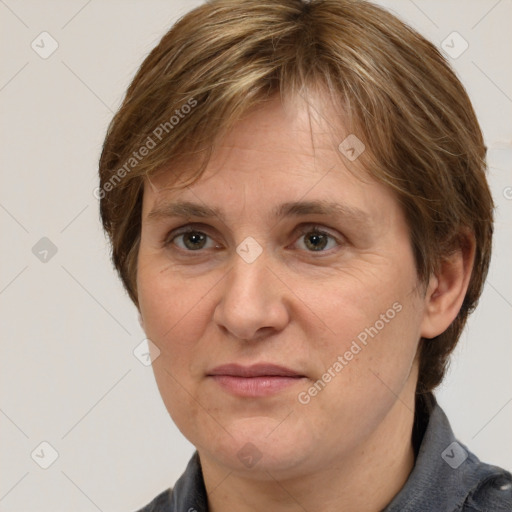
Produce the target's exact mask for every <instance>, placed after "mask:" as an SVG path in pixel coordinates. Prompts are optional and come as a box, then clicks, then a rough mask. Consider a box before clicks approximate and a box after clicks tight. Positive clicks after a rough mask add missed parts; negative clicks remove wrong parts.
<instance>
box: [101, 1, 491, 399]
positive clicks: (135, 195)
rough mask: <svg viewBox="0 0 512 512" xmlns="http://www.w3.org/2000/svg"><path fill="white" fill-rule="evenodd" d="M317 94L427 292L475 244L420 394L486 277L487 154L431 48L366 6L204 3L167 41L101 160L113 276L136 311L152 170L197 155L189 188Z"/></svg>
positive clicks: (441, 364)
mask: <svg viewBox="0 0 512 512" xmlns="http://www.w3.org/2000/svg"><path fill="white" fill-rule="evenodd" d="M320 84H321V85H323V86H324V88H325V90H326V91H327V92H328V94H329V95H330V97H331V99H332V100H333V101H334V102H336V104H338V105H339V106H340V113H341V112H343V121H344V123H345V127H347V128H348V129H349V133H355V134H357V137H358V138H359V139H361V140H362V141H363V142H364V144H365V146H366V151H365V152H364V153H363V154H362V155H361V157H360V159H359V160H360V161H361V164H362V165H364V168H365V169H366V170H367V171H368V172H369V173H370V175H372V176H373V177H374V178H375V179H377V180H379V181H380V182H382V183H385V184H386V185H387V186H389V187H391V188H392V189H393V190H394V192H395V195H396V197H397V200H398V201H399V202H400V204H401V206H402V208H403V211H404V214H405V216H406V219H407V222H408V225H409V228H410V236H411V244H412V248H413V252H414V256H415V261H416V266H417V271H418V276H419V279H420V280H421V281H422V282H423V283H426V282H427V281H428V278H429V276H430V275H431V274H432V272H434V271H435V269H436V267H437V265H438V264H439V262H440V261H441V260H442V258H443V257H445V256H446V255H448V254H449V253H450V251H452V250H453V248H454V247H456V246H457V244H460V243H461V240H462V238H463V237H462V233H464V232H465V231H466V232H467V231H469V232H470V233H472V234H473V235H474V237H475V241H476V254H475V262H474V267H473V271H472V275H471V280H470V283H469V288H468V291H467V294H466V297H465V299H464V303H463V305H462V308H461V310H460V312H459V314H458V316H457V318H456V319H455V320H454V322H453V323H452V324H451V325H450V327H449V328H448V329H447V330H446V331H445V332H444V333H442V334H440V335H439V336H437V337H436V338H435V339H432V340H429V341H428V342H425V341H424V340H422V342H421V345H420V353H419V359H420V372H419V379H418V391H419V392H426V391H429V390H431V389H433V388H434V387H435V386H437V385H438V384H439V383H440V382H441V380H442V378H443V375H444V373H445V370H446V365H447V361H448V356H449V354H450V353H451V351H452V350H453V348H454V347H455V345H456V343H457V340H458V338H459V336H460V334H461V331H462V329H463V327H464V324H465V322H466V319H467V316H468V314H469V313H470V312H471V311H472V310H473V309H474V307H475V306H476V303H477V300H478V298H479V296H480V294H481V291H482V287H483V283H484V280H485V277H486V274H487V270H488V266H489V260H490V255H491V242H492V232H493V201H492V197H491V194H490V191H489V187H488V184H487V181H486V176H485V170H486V164H485V156H486V147H485V145H484V142H483V137H482V133H481V130H480V127H479V125H478V122H477V119H476V116H475V113H474V110H473V108H472V105H471V102H470V100H469V98H468V95H467V93H466V91H465V89H464V87H463V86H462V84H461V83H460V82H459V80H458V79H457V77H456V75H455V74H454V72H453V71H452V70H451V68H450V66H449V65H448V64H447V63H446V60H445V59H444V57H443V56H442V55H441V54H440V52H439V51H438V49H437V48H436V47H435V46H434V45H433V44H431V43H430V42H428V41H427V40H426V39H424V38H423V37H422V36H421V35H419V34H418V33H417V32H416V31H414V30H413V29H411V28H410V27H408V26H407V25H406V24H404V23H403V22H401V21H400V20H399V19H398V18H396V17H395V16H393V15H392V14H390V13H389V12H387V11H385V10H384V9H382V8H380V7H378V6H375V5H373V4H371V3H368V2H365V1H358V0H355V1H354V0H311V1H306V0H213V1H210V2H207V3H206V4H204V5H202V6H200V7H198V8H196V9H194V10H193V11H192V12H190V13H189V14H187V15H186V16H184V17H183V18H182V19H180V20H179V21H178V22H177V23H176V24H175V25H174V26H173V27H172V28H171V30H169V32H167V34H165V35H164V37H163V38H162V39H161V41H160V43H159V44H158V46H157V47H156V48H154V49H153V51H152V52H151V53H150V54H149V56H148V57H147V58H146V59H145V60H144V62H143V64H142V65H141V67H140V69H139V71H138V72H137V74H136V76H135V78H134V79H133V82H132V83H131V85H130V87H129V88H128V91H127V94H126V97H125V99H124V102H123V104H122V106H121V107H120V109H119V111H118V112H117V113H116V115H115V117H114V118H113V120H112V122H111V124H110V126H109V129H108V133H107V136H106V139H105V142H104V146H103V151H102V154H101V158H100V163H99V174H100V187H99V188H98V189H97V196H98V197H99V198H100V199H101V202H100V211H101V218H102V222H103V226H104V229H105V231H106V232H107V233H108V235H109V238H110V241H111V243H112V259H113V263H114V265H115V268H116V269H117V271H118V272H119V274H120V277H121V279H122V281H123V283H124V286H125V288H126V290H127V292H128V294H129V295H130V298H131V299H132V301H133V302H134V303H135V304H136V305H137V306H138V301H137V289H136V272H137V255H138V247H139V241H140V232H141V206H142V193H143V185H144V179H145V178H146V177H149V176H151V175H152V174H154V173H156V172H161V171H162V169H165V172H167V173H170V175H172V172H173V165H172V164H171V163H176V162H180V161H181V162H189V163H190V162H192V161H193V160H194V161H195V159H196V158H197V157H199V156H200V157H201V158H200V161H201V162H202V163H201V165H199V166H197V167H192V166H191V165H188V168H189V169H190V176H188V175H187V177H190V179H191V181H190V182H189V183H188V184H190V183H193V182H194V181H195V180H197V179H198V178H199V177H200V176H201V174H202V173H203V172H204V170H205V167H206V165H207V162H208V159H209V158H210V156H211V154H212V152H213V150H214V148H215V145H216V144H217V143H218V141H219V140H220V139H221V138H222V137H223V135H225V134H226V133H227V130H228V129H229V128H230V127H232V126H233V125H234V123H235V122H236V121H237V120H238V119H240V117H241V116H242V115H244V114H245V113H247V112H248V111H249V109H251V108H252V107H254V106H256V105H260V104H262V103H264V102H265V101H267V100H268V99H269V98H270V97H271V96H273V95H275V94H280V95H281V97H282V98H286V97H290V96H291V95H293V94H296V93H300V91H303V90H304V89H305V88H308V87H310V88H311V87H315V86H318V85H320ZM186 105H188V106H187V108H185V106H186ZM164 131H165V136H164ZM159 136H160V138H159ZM144 147H145V148H146V150H145V151H142V148H144ZM139 153H140V154H139ZM142 153H143V154H144V155H143V156H141V155H142ZM194 171H195V172H194ZM187 172H188V171H187ZM179 178H180V179H182V178H183V176H180V177H179Z"/></svg>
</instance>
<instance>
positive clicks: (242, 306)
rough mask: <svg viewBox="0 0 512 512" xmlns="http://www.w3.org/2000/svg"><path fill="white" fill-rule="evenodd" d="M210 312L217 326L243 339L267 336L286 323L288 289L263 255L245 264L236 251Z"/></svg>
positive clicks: (287, 316)
mask: <svg viewBox="0 0 512 512" xmlns="http://www.w3.org/2000/svg"><path fill="white" fill-rule="evenodd" d="M222 282H223V285H222V289H221V297H220V300H219V302H218V304H217V305H216V308H215V312H214V315H213V320H214V322H215V323H216V324H217V325H218V326H219V328H220V329H222V330H223V331H225V332H227V333H229V334H230V335H231V336H232V337H234V338H235V339H238V340H243V341H253V340H260V339H262V338H266V337H268V336H270V335H272V334H275V333H277V332H279V331H281V330H283V329H284V328H285V326H286V325H287V324H288V322H289V314H290V311H289V307H288V306H289V303H288V301H287V297H286V293H287V288H286V286H285V285H284V284H283V282H282V281H280V279H279V278H278V277H277V276H276V275H275V274H274V272H273V271H272V270H271V269H270V268H269V266H268V261H267V258H265V257H264V256H263V254H262V255H261V256H260V257H259V258H258V259H256V261H253V262H252V263H247V262H246V261H244V260H243V259H242V258H241V257H239V256H238V254H235V256H234V263H233V266H232V267H231V270H230V272H228V274H227V276H226V278H225V279H223V280H222Z"/></svg>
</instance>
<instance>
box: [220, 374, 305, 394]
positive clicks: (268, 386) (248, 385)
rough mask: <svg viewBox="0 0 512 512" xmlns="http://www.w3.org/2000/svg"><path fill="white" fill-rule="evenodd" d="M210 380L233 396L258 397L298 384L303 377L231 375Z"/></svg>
mask: <svg viewBox="0 0 512 512" xmlns="http://www.w3.org/2000/svg"><path fill="white" fill-rule="evenodd" d="M211 378H212V379H213V380H214V381H215V382H217V384H219V385H220V386H221V387H222V388H224V389H225V390H226V391H229V392H230V393H233V394H234V395H238V396H248V397H259V396H269V395H273V394H274V393H277V392H279V391H281V390H283V389H286V388H288V387H290V386H293V385H294V384H297V383H298V382H302V381H303V379H304V377H280V376H275V375H273V376H263V377H234V376H232V375H212V376H211Z"/></svg>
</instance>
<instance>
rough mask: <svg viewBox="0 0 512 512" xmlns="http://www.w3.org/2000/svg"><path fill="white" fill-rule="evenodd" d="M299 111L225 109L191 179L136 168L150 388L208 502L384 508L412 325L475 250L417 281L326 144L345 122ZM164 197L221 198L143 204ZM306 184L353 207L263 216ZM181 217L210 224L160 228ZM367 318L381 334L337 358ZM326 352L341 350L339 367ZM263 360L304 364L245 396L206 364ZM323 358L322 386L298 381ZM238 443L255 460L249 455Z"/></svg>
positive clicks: (403, 238) (397, 233)
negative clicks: (225, 119) (201, 214)
mask: <svg viewBox="0 0 512 512" xmlns="http://www.w3.org/2000/svg"><path fill="white" fill-rule="evenodd" d="M318 106H319V110H321V108H322V105H321V101H320V100H319V101H318ZM327 111H328V110H327ZM309 114H310V112H309V111H308V107H307V105H306V104H305V103H304V102H303V101H302V100H299V99H296V100H295V101H294V102H293V103H292V104H291V108H289V106H288V108H284V107H283V105H282V103H281V101H280V99H279V98H274V99H273V100H272V101H271V102H269V103H267V104H266V105H265V106H264V107H262V108H260V109H259V110H255V111H253V112H251V113H250V115H248V116H246V117H245V118H244V119H243V120H242V121H240V122H239V123H238V125H237V126H236V127H235V129H234V130H232V131H231V132H230V133H229V134H228V135H227V137H226V138H225V139H224V140H223V142H222V144H221V145H220V147H219V149H218V150H217V151H216V152H215V154H214V156H213V158H212V160H211V161H210V163H209V165H208V168H207V171H206V174H205V175H203V176H202V177H201V179H200V181H198V182H196V183H195V184H194V185H192V186H190V187H187V188H185V189H182V190H176V189H173V188H172V186H171V184H172V182H171V181H170V175H169V173H162V174H161V175H159V176H158V177H156V178H152V179H151V182H149V181H147V182H146V183H145V188H144V201H143V212H142V219H143V222H142V232H141V243H140V249H139V256H138V275H137V286H138V294H139V303H140V312H141V316H142V319H143V326H144V329H145V332H146V334H147V336H148V338H150V339H151V340H152V341H153V342H154V344H155V345H156V346H157V347H158V348H159V350H160V355H159V357H158V358H157V359H155V361H154V362H153V368H154V373H155V378H156V381H157V384H158V387H159V390H160V393H161V395H162V398H163V401H164V403H165V405H166V407H167V409H168V411H169V414H170V415H171V417H172V418H173V420H174V421H175V423H176V424H177V426H178V428H179V429H180V430H181V431H182V433H183V434H184V435H185V437H187V439H189V440H190V442H191V443H193V444H194V445H195V446H196V447H197V449H198V452H199V455H200V459H201V464H202V467H203V475H204V479H205V484H206V488H207V490H208V493H209V506H210V509H211V510H213V511H214V512H218V511H221V510H240V511H244V510H266V509H268V510H274V511H280V510H290V511H291V510H303V509H306V510H308V511H317V510H318V511H320V510H322V511H329V510H341V508H340V507H343V510H347V511H351V510H358V511H373V510H375V511H377V510H381V509H382V508H383V507H385V506H386V504H388V503H389V502H390V501H391V499H392V498H393V496H394V495H395V494H396V493H397V492H398V491H399V490H400V488H401V487H402V486H403V484H404V483H405V481H406V480H407V477H408V475H409V473H410V471H411V469H412V466H413V464H414V454H413V450H412V444H411V431H412V423H413V418H414V392H415V385H416V381H417V360H416V353H417V348H418V344H419V342H420V341H419V340H420V338H421V337H422V336H425V337H433V336H436V335H437V334H439V333H440V332H442V331H444V330H445V329H446V327H448V325H449V323H450V322H451V321H452V320H453V318H454V317H455V315H456V314H457V312H458V309H459V308H460V304H461V302H462V299H463V297H464V293H465V289H466V286H467V280H468V277H469V271H470V269H471V263H472V260H471V258H472V252H471V249H470V250H469V253H468V254H465V255H464V254H461V253H460V252H459V253H454V255H453V257H452V258H451V259H450V260H447V261H446V262H445V264H444V265H442V266H441V267H440V272H439V274H438V275H436V276H432V278H431V279H430V282H429V283H428V285H427V286H424V285H423V284H421V283H419V282H418V278H417V274H416V268H415V262H414V258H413V253H412V250H411V245H410V240H409V231H408V227H407V224H406V221H405V218H404V216H403V214H402V211H401V209H400V207H399V204H398V202H397V200H396V199H395V198H394V196H393V194H392V192H390V191H389V190H388V189H387V188H386V187H384V186H383V185H382V184H379V183H377V182H376V181H374V180H372V179H370V178H369V177H365V176H364V174H363V172H362V171H357V172H352V173H351V172H349V171H348V169H347V166H351V167H350V168H351V169H357V167H355V166H357V161H356V162H354V163H351V162H349V161H348V160H347V159H346V158H345V156H344V155H342V154H341V153H340V151H339V150H338V144H339V143H340V142H341V141H342V140H343V139H344V138H345V137H346V135H348V134H346V133H345V134H344V133H343V129H341V127H340V128H338V129H337V131H333V129H332V126H334V125H335V123H334V122H332V121H331V122H329V123H327V122H325V121H324V120H322V118H321V117H320V116H318V115H313V116H311V115H309ZM185 170H186V169H185V168H183V169H176V168H173V171H174V172H180V171H185ZM358 175H359V176H358ZM361 177H364V179H360V178H361ZM176 200H187V201H192V202H195V203H199V204H201V205H207V206H210V207H216V208H219V209H221V211H222V213H223V216H224V220H221V219H220V218H219V217H212V218H206V219H204V218H195V217H191V218H176V217H174V218H166V217H154V218H149V217H148V214H149V212H150V211H151V210H152V209H153V208H154V207H155V206H162V205H163V204H165V203H167V202H171V201H176ZM306 200H307V201H314V200H327V201H332V202H336V203H340V204H342V205H344V206H345V207H350V208H353V209H355V208H357V209H358V210H361V211H362V212H364V217H365V218H364V219H359V218H353V217H351V216H350V215H348V216H347V215H342V216H340V217H339V218H337V217H335V216H333V215H323V214H306V215H300V216H293V217H283V218H275V217H273V216H272V211H273V209H274V208H275V207H277V206H278V205H280V204H281V203H284V202H288V201H306ZM188 223H196V225H195V226H194V229H195V230H196V231H199V232H200V233H204V234H205V235H208V236H207V238H206V239H205V245H204V246H202V247H203V248H200V249H199V250H191V249H190V248H187V247H188V246H186V245H185V241H186V240H188V241H189V243H190V235H188V237H187V235H182V236H176V235H175V234H173V233H171V232H172V231H173V230H174V231H175V230H176V229H177V228H179V227H181V226H183V225H186V224H188ZM197 223H200V224H199V226H198V225H197ZM314 226H317V228H318V229H319V230H322V231H324V232H326V233H328V234H329V235H331V237H328V238H327V239H325V238H324V239H323V240H324V241H325V240H328V242H327V244H326V246H325V248H323V249H322V251H314V250H312V248H311V247H312V244H311V240H312V237H314V233H313V234H312V233H311V230H312V228H313V227H314ZM303 228H304V230H303V231H302V232H301V230H302V229H303ZM246 237H252V238H254V239H255V240H256V241H257V243H258V244H259V246H260V247H261V249H262V252H261V254H260V255H259V256H258V257H257V258H256V259H255V260H254V261H252V262H251V263H248V262H247V261H245V260H244V259H243V258H242V257H241V256H240V255H239V254H238V253H237V251H236V249H237V246H239V244H241V242H242V241H244V240H245V239H246ZM166 241H167V245H165V242H166ZM242 247H244V246H243V245H242ZM322 247H324V246H322ZM251 250H253V249H251ZM393 305H394V306H393ZM393 307H394V308H395V309H394V311H395V313H396V314H394V315H393V318H391V319H390V318H389V317H390V316H391V314H390V313H388V314H387V313H386V312H387V311H389V310H390V309H393ZM398 309H400V311H397V310H398ZM381 315H384V316H385V317H386V318H385V319H384V320H383V319H382V316H381ZM379 319H380V320H381V321H380V323H378V324H377V321H378V320H379ZM386 319H387V321H385V320H386ZM382 324H383V325H384V326H383V327H382V328H380V326H381V325H382ZM372 326H373V327H374V328H375V327H376V326H377V327H379V328H377V331H378V332H377V334H375V335H374V336H373V337H370V336H368V339H367V344H366V345H363V344H361V343H358V345H359V347H360V351H358V352H357V354H355V355H354V356H353V357H352V358H350V360H348V358H346V357H345V356H344V354H345V353H346V352H347V351H349V350H350V348H351V346H352V347H354V346H353V345H352V344H353V342H354V340H357V339H358V335H360V334H361V333H362V332H365V329H369V328H370V327H372ZM373 332H374V331H373ZM422 342H428V340H427V341H422ZM353 351H354V352H356V351H357V349H354V348H353ZM339 356H342V358H343V361H344V362H345V363H346V364H343V368H342V369H341V370H340V371H336V370H334V369H333V365H334V364H335V362H336V361H340V360H339V359H338V357H339ZM259 362H267V363H268V362H270V363H274V364H278V365H281V366H285V367H287V368H291V369H293V370H295V371H297V372H298V373H300V374H301V375H303V376H304V377H303V378H301V379H297V380H296V382H295V383H293V384H292V385H291V386H289V387H287V388H286V389H283V390H281V391H279V392H277V393H275V394H273V395H270V396H266V397H256V398H251V397H239V396H235V395H233V394H231V393H229V392H228V391H225V390H224V389H223V388H221V387H220V386H219V384H218V383H217V382H216V381H214V380H213V379H212V378H211V377H209V376H207V374H208V372H209V371H211V369H212V368H214V367H215V366H218V365H221V364H226V363H238V364H241V365H251V364H254V363H259ZM329 368H331V379H330V380H329V382H327V383H326V385H325V387H323V388H322V390H321V391H319V392H317V393H316V394H315V395H314V396H311V394H308V390H309V389H310V388H311V386H312V385H313V384H314V383H315V382H316V381H318V380H319V379H322V378H323V379H324V381H325V380H327V377H322V376H323V375H325V373H326V372H327V371H328V369H329ZM338 368H339V366H338ZM333 374H334V376H333ZM300 393H302V395H300ZM306 395H307V396H309V398H310V400H309V401H308V402H307V403H301V402H300V401H299V399H298V397H299V396H302V397H303V401H305V399H304V397H305V396H306ZM247 443H250V444H247ZM240 450H242V453H246V452H247V451H248V452H249V454H250V455H252V456H253V458H254V460H255V459H258V460H257V462H256V463H255V464H254V465H252V467H248V466H247V461H246V463H245V464H244V462H243V461H242V460H241V459H240V458H239V452H240ZM244 450H245V451H244Z"/></svg>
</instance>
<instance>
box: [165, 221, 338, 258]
mask: <svg viewBox="0 0 512 512" xmlns="http://www.w3.org/2000/svg"><path fill="white" fill-rule="evenodd" d="M201 228H202V226H195V225H193V224H189V225H187V226H182V227H180V228H177V229H174V230H172V231H171V232H169V233H168V234H167V235H166V237H165V238H164V240H163V246H164V247H167V248H169V247H171V246H174V247H173V249H176V250H178V251H181V252H185V253H188V254H194V253H197V254H198V255H199V254H201V253H204V251H205V250H208V249H197V250H195V251H194V250H190V249H183V248H182V247H178V246H176V245H175V244H173V242H174V240H175V239H176V238H178V237H180V236H184V235H188V234H191V233H195V234H202V235H205V236H207V237H208V238H212V237H210V235H208V233H206V232H205V231H202V230H201ZM202 229H204V228H202ZM297 231H298V235H299V236H298V238H297V239H296V240H298V239H300V238H302V237H304V236H305V235H308V234H315V235H323V236H326V237H328V238H329V239H331V240H334V241H335V242H336V243H337V246H338V248H339V247H340V246H341V245H342V242H341V241H340V240H338V238H337V237H335V236H334V235H332V234H331V233H329V232H327V231H325V230H324V229H322V228H321V227H320V226H319V225H317V224H307V225H303V226H300V227H299V228H298V230H297ZM215 248H217V247H215ZM210 249H211V248H210ZM334 249H335V248H334ZM332 251H333V248H331V249H328V250H319V251H308V250H306V252H308V253H311V254H319V255H326V254H331V253H332Z"/></svg>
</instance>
